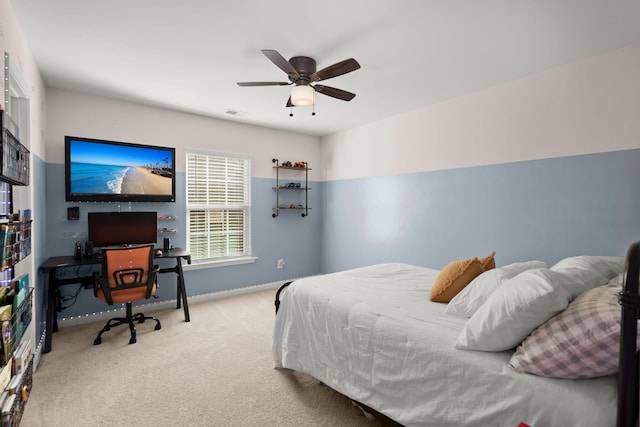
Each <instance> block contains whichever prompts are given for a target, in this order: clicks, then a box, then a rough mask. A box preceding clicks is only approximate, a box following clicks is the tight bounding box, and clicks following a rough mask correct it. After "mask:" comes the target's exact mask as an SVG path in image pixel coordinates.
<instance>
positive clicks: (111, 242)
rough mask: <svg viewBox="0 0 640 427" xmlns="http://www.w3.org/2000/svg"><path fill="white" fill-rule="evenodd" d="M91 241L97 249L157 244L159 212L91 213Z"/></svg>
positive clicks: (89, 217) (89, 216)
mask: <svg viewBox="0 0 640 427" xmlns="http://www.w3.org/2000/svg"><path fill="white" fill-rule="evenodd" d="M88 219H89V240H90V241H91V242H92V243H93V246H94V247H96V248H103V247H107V246H122V245H137V244H146V243H153V244H155V243H157V241H158V213H157V212H89V214H88Z"/></svg>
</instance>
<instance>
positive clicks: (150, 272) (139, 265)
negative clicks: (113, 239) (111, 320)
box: [96, 244, 158, 304]
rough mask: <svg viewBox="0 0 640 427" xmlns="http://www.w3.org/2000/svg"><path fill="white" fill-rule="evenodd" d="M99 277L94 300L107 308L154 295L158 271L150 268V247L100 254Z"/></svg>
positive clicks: (120, 248)
mask: <svg viewBox="0 0 640 427" xmlns="http://www.w3.org/2000/svg"><path fill="white" fill-rule="evenodd" d="M102 254H103V260H102V274H101V276H100V277H98V278H97V287H96V296H97V297H98V298H100V299H102V300H104V301H106V302H107V303H108V304H114V303H121V302H128V301H135V300H139V299H145V298H149V297H150V296H151V295H152V294H153V293H155V291H156V284H155V281H156V276H157V273H158V269H157V268H156V267H155V266H154V265H153V245H152V244H149V245H138V246H125V247H117V248H106V249H103V250H102Z"/></svg>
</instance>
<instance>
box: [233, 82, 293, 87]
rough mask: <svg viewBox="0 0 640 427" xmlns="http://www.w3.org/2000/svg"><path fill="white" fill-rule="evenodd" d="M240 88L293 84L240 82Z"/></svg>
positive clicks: (288, 83) (287, 84) (287, 83)
mask: <svg viewBox="0 0 640 427" xmlns="http://www.w3.org/2000/svg"><path fill="white" fill-rule="evenodd" d="M237 84H238V86H289V85H290V84H291V82H238V83H237Z"/></svg>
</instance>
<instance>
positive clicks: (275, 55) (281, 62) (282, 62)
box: [262, 49, 300, 80]
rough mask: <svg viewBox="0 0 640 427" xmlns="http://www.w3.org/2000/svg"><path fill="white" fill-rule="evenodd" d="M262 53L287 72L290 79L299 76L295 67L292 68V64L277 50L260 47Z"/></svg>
mask: <svg viewBox="0 0 640 427" xmlns="http://www.w3.org/2000/svg"><path fill="white" fill-rule="evenodd" d="M262 53H264V56H266V57H267V58H269V60H270V61H271V62H273V63H274V64H276V65H277V66H278V68H280V69H281V70H282V71H284V72H285V73H287V75H288V76H289V78H291V79H292V80H295V79H298V78H300V74H298V71H297V70H296V69H295V68H293V65H291V64H290V63H289V61H287V60H286V59H284V57H283V56H282V55H280V53H279V52H278V51H277V50H273V49H262Z"/></svg>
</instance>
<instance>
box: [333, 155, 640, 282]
mask: <svg viewBox="0 0 640 427" xmlns="http://www.w3.org/2000/svg"><path fill="white" fill-rule="evenodd" d="M639 164H640V150H628V151H618V152H610V153H600V154H593V155H581V156H571V157H562V158H553V159H544V160H535V161H523V162H516V163H507V164H497V165H490V166H481V167H470V168H461V169H453V170H443V171H435V172H423V173H412V174H405V175H394V176H385V177H377V178H364V179H353V180H344V181H333V182H327V183H325V195H326V200H325V201H324V212H323V217H322V219H323V224H324V225H323V234H322V255H323V262H322V272H323V273H329V272H334V271H338V270H343V269H347V268H353V267H358V266H364V265H369V264H374V263H379V262H389V261H398V262H407V263H411V264H416V265H422V266H425V267H432V268H436V269H440V268H442V267H443V266H444V265H446V264H447V263H448V262H449V261H451V260H456V259H463V258H468V257H475V256H486V255H488V254H489V253H491V252H492V251H496V260H497V264H498V265H504V264H507V263H510V262H515V261H522V260H530V259H540V260H543V261H546V262H547V263H549V264H551V263H555V262H556V261H558V260H559V259H561V258H564V257H566V256H570V255H582V254H586V255H589V254H590V255H618V256H623V255H624V254H625V253H626V249H627V247H628V246H629V244H631V243H632V242H633V241H635V240H638V239H640V168H639V167H638V165H639Z"/></svg>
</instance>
